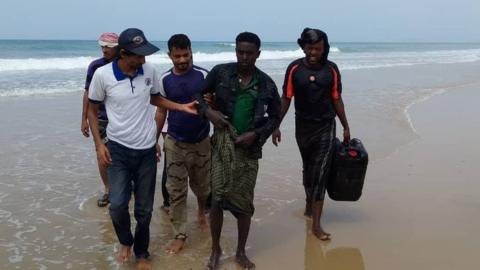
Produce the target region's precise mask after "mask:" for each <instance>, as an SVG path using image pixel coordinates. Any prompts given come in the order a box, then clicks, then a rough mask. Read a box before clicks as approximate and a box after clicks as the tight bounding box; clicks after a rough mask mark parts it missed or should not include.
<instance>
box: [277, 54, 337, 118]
mask: <svg viewBox="0 0 480 270" xmlns="http://www.w3.org/2000/svg"><path fill="white" fill-rule="evenodd" d="M341 92H342V83H341V78H340V72H339V70H338V67H337V65H336V64H335V63H333V62H331V61H326V62H325V64H324V65H322V66H321V67H319V68H318V69H313V68H309V67H307V66H306V65H305V64H304V63H303V58H301V59H297V60H295V61H293V62H292V63H291V64H290V65H289V66H288V68H287V71H286V72H285V80H284V84H283V95H284V96H285V97H286V98H292V97H293V96H295V115H296V117H297V119H304V120H314V121H324V120H328V119H333V118H335V115H336V114H335V108H334V107H333V100H334V99H339V98H340V95H341Z"/></svg>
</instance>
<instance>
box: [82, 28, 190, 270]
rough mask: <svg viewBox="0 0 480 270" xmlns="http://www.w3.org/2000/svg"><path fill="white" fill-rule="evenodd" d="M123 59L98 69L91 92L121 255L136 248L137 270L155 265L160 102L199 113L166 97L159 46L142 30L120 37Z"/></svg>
mask: <svg viewBox="0 0 480 270" xmlns="http://www.w3.org/2000/svg"><path fill="white" fill-rule="evenodd" d="M118 47H119V57H118V58H117V59H115V60H114V61H113V62H112V63H110V64H108V65H105V66H103V67H101V68H99V69H97V71H96V72H95V74H94V76H93V79H92V83H91V86H90V91H89V96H88V98H89V101H90V105H91V106H89V111H88V120H89V122H90V123H91V125H90V127H91V129H92V134H93V137H94V140H95V147H96V149H97V159H98V160H99V162H100V163H101V164H103V165H105V166H107V173H108V179H109V181H110V182H109V184H110V192H109V201H110V209H109V210H110V216H111V218H112V223H113V226H114V228H115V232H116V234H117V237H118V240H119V241H120V244H121V247H120V249H119V253H118V257H117V259H118V260H119V261H120V262H121V263H124V262H127V261H128V259H129V257H130V255H131V252H132V251H131V250H132V247H133V253H134V254H135V257H136V258H137V269H151V265H150V263H149V262H148V260H147V258H148V257H149V255H150V254H149V252H148V246H149V242H150V228H149V227H150V220H151V218H152V210H153V196H154V193H155V181H156V173H157V154H159V153H160V147H159V145H158V143H157V141H156V132H157V127H156V124H155V120H154V115H155V107H154V106H151V105H155V106H160V107H164V108H166V109H168V110H174V111H183V112H187V113H192V114H196V109H195V102H191V103H188V104H178V103H175V102H171V101H169V100H167V99H165V98H164V97H162V96H161V95H160V80H159V76H158V73H157V72H156V70H155V69H154V67H153V66H152V65H150V64H149V63H145V56H147V55H151V54H153V53H155V52H157V51H158V50H159V49H158V48H157V47H156V46H155V45H153V44H151V43H150V42H148V40H147V39H146V37H145V35H144V34H143V32H142V31H141V30H140V29H136V28H129V29H127V30H125V31H123V32H122V33H121V34H120V36H119V38H118ZM102 101H103V102H104V103H105V108H106V110H107V114H108V118H109V124H108V127H107V136H108V138H109V141H108V142H107V145H105V144H103V143H102V142H101V138H100V134H99V132H98V129H97V123H96V122H95V121H96V115H97V110H98V104H99V102H102ZM132 191H133V194H134V196H135V200H134V201H135V205H134V215H135V219H136V221H137V225H136V228H135V235H132V232H131V228H130V224H131V222H130V214H129V211H128V203H129V201H130V197H131V194H132Z"/></svg>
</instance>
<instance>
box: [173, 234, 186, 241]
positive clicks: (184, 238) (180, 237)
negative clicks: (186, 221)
mask: <svg viewBox="0 0 480 270" xmlns="http://www.w3.org/2000/svg"><path fill="white" fill-rule="evenodd" d="M187 238H188V236H187V235H186V234H184V233H179V234H177V235H175V238H174V239H175V240H183V241H184V242H185V241H186V240H187Z"/></svg>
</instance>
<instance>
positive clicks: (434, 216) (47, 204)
mask: <svg viewBox="0 0 480 270" xmlns="http://www.w3.org/2000/svg"><path fill="white" fill-rule="evenodd" d="M466 66H467V67H468V65H466ZM475 66H476V67H478V64H476V65H475ZM450 68H452V67H450ZM477 71H478V69H477ZM360 75H361V74H357V73H354V74H352V75H350V79H351V80H350V83H352V81H355V76H360ZM348 76H349V75H348V74H346V77H347V78H348ZM344 78H345V77H344ZM347 81H349V80H347ZM466 81H467V83H464V84H448V85H447V88H448V89H447V91H446V93H444V94H441V95H437V96H434V97H433V98H431V99H428V100H427V101H424V102H420V103H417V104H414V105H412V106H411V107H410V109H409V115H410V119H411V123H412V124H413V127H414V128H415V130H416V133H415V132H413V131H411V130H410V131H409V130H405V132H406V133H408V132H410V133H411V134H413V135H409V138H411V139H410V140H408V143H407V144H403V145H393V146H389V147H390V148H391V149H395V151H391V150H390V151H380V150H377V149H379V148H382V147H381V146H378V145H375V140H374V139H372V138H376V137H375V136H374V135H373V134H374V133H376V132H377V131H378V130H376V129H375V128H372V129H371V130H366V129H365V130H362V132H361V133H360V135H356V134H359V133H355V129H352V134H353V136H360V137H361V138H362V139H363V138H365V139H364V141H366V142H368V143H366V147H367V149H369V150H371V151H370V156H371V162H370V165H369V168H368V172H367V180H366V183H365V188H364V194H363V196H362V198H361V199H360V201H358V202H333V201H331V200H327V202H326V210H325V215H324V219H323V224H324V227H325V229H326V230H327V231H328V232H330V233H332V236H333V238H332V241H330V242H328V243H324V242H321V241H318V240H316V239H315V238H314V237H313V235H312V234H311V232H310V230H309V228H310V220H308V219H306V218H304V217H303V215H302V213H303V207H304V195H303V188H302V186H301V175H300V173H301V170H300V168H301V164H300V157H299V154H298V150H297V149H296V145H295V141H294V138H293V124H292V121H289V122H286V123H285V124H286V125H285V127H284V129H285V132H284V138H283V141H282V144H281V146H280V147H278V148H275V147H273V146H272V145H271V143H268V144H267V145H266V147H265V150H264V159H262V161H261V163H260V172H259V178H258V181H257V188H256V198H255V206H256V212H255V215H254V217H253V223H252V228H251V233H250V238H249V241H248V243H247V246H248V248H247V253H248V254H249V255H250V256H251V259H252V260H253V261H254V262H255V263H256V264H257V269H305V270H311V269H327V270H342V269H349V270H350V269H354V270H355V269H373V270H377V269H379V270H380V269H410V270H412V269H475V268H476V266H477V265H478V262H477V260H476V252H477V251H478V250H479V248H480V236H478V234H476V231H477V229H478V228H479V227H480V217H479V215H478V209H480V200H479V199H478V196H476V195H477V194H478V190H479V188H480V184H479V183H478V182H477V181H475V180H477V179H478V175H479V174H478V172H477V167H478V166H477V163H478V162H479V161H480V160H479V157H480V156H479V155H478V153H477V151H478V150H477V149H478V147H477V146H476V141H477V134H478V133H479V132H480V123H479V121H478V120H476V119H475V118H476V115H478V114H479V109H478V108H477V107H476V105H477V104H478V100H480V91H479V90H478V89H479V88H480V84H479V83H477V82H475V81H473V80H472V79H471V78H469V79H468V80H466ZM462 85H463V86H462ZM350 99H351V97H350ZM80 100H81V96H80V94H75V95H64V96H52V97H31V98H28V99H27V98H18V99H15V98H11V99H8V100H1V101H0V114H1V115H2V116H3V118H2V120H1V122H0V123H1V126H2V129H3V130H2V132H1V133H0V145H1V148H0V166H1V171H0V231H1V234H0V268H2V269H133V268H134V264H133V263H130V264H127V265H124V266H119V265H118V264H117V263H116V262H115V260H114V256H115V251H116V249H117V239H116V236H115V233H114V232H113V227H112V225H111V221H110V219H109V216H108V211H107V210H106V209H105V208H103V209H99V208H98V207H97V206H96V199H97V196H98V195H99V194H100V190H101V183H100V179H99V177H98V173H97V171H96V165H95V154H94V150H93V144H92V142H91V139H84V138H83V137H82V136H81V135H80V131H79V118H80V117H79V116H80V113H79V109H80ZM347 100H348V98H347ZM357 105H358V104H357ZM72 108H75V109H72ZM289 118H290V120H291V119H292V115H290V116H289ZM353 118H355V117H353ZM385 118H387V117H385ZM370 120H374V119H373V118H370ZM391 121H392V122H395V119H393V120H391ZM403 121H405V119H404V120H403ZM367 123H369V122H367ZM394 124H395V123H392V125H394ZM355 125H357V126H358V125H359V123H354V124H353V126H355ZM385 125H388V123H387V124H385ZM405 128H406V129H408V128H409V126H408V125H407V126H406V127H405ZM385 129H391V126H385ZM379 132H380V131H379ZM393 136H394V135H393ZM385 141H387V142H388V141H399V140H396V139H395V138H389V137H385V138H384V141H382V142H381V143H380V145H384V144H385ZM381 150H383V148H382V149H381ZM388 152H389V154H385V155H384V153H388ZM378 153H381V154H378ZM160 174H161V166H160V168H159V177H158V180H159V181H158V184H157V193H156V200H155V211H154V216H153V219H152V223H151V246H150V251H151V253H152V264H153V267H154V269H204V267H205V264H206V261H207V259H208V256H209V249H210V237H209V234H208V233H207V234H202V233H200V232H199V230H198V229H197V228H196V226H195V222H194V219H193V218H192V219H190V225H189V226H190V229H191V237H190V238H189V240H188V242H187V246H186V248H185V250H184V251H182V253H180V254H179V255H177V256H167V255H166V254H165V252H164V249H165V247H166V245H167V244H168V241H169V239H170V235H171V228H170V226H169V224H168V219H167V218H166V217H165V215H164V214H163V213H162V212H161V211H160V210H159V207H160V204H161V201H162V200H161V192H160ZM194 205H195V201H194V199H193V196H190V197H189V211H190V217H194V216H195V208H194ZM222 246H223V249H224V253H225V254H224V256H223V257H222V260H221V267H220V269H240V268H239V267H237V265H236V264H235V263H234V261H233V259H234V252H235V247H236V223H235V220H234V218H233V217H232V216H231V215H230V214H228V213H226V218H225V223H224V230H223V238H222Z"/></svg>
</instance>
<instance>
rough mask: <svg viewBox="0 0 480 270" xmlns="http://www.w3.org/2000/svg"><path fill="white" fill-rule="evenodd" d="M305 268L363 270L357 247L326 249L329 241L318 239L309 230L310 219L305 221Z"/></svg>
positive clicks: (311, 269)
mask: <svg viewBox="0 0 480 270" xmlns="http://www.w3.org/2000/svg"><path fill="white" fill-rule="evenodd" d="M305 225H306V228H305V251H304V254H305V270H318V269H322V270H347V269H348V270H364V269H365V266H364V264H363V257H362V253H361V252H360V250H359V249H358V248H353V247H338V248H333V249H328V246H329V243H330V241H328V242H324V241H320V240H318V239H317V238H316V237H315V236H314V235H313V234H312V232H311V230H310V228H311V220H306V221H305Z"/></svg>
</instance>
